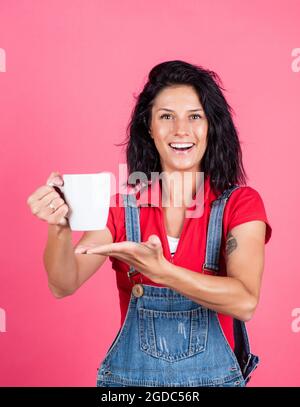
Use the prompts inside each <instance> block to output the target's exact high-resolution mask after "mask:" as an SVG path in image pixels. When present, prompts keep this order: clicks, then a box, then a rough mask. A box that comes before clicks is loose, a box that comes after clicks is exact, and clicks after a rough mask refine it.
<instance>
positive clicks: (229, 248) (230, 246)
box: [226, 232, 237, 256]
mask: <svg viewBox="0 0 300 407" xmlns="http://www.w3.org/2000/svg"><path fill="white" fill-rule="evenodd" d="M236 248H237V240H236V238H235V237H234V236H233V234H232V233H231V232H229V233H228V235H227V241H226V255H227V256H229V254H230V253H232V252H233V250H235V249H236Z"/></svg>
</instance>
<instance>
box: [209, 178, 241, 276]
mask: <svg viewBox="0 0 300 407" xmlns="http://www.w3.org/2000/svg"><path fill="white" fill-rule="evenodd" d="M237 188H240V187H239V185H232V186H231V187H229V188H228V189H226V190H225V191H223V193H222V194H221V195H220V196H219V197H218V198H217V199H216V200H214V201H213V202H212V204H211V206H212V209H211V213H210V217H209V224H208V232H207V238H206V252H205V262H204V263H203V266H202V269H209V270H212V271H214V272H215V274H217V272H218V271H219V258H220V248H221V242H222V224H223V213H224V208H225V205H226V203H227V200H228V198H229V197H230V195H231V194H232V192H233V191H234V190H236V189H237Z"/></svg>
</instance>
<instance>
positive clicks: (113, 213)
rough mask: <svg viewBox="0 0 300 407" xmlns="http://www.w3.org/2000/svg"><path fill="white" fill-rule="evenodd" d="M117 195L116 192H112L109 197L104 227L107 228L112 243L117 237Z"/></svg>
mask: <svg viewBox="0 0 300 407" xmlns="http://www.w3.org/2000/svg"><path fill="white" fill-rule="evenodd" d="M118 206H119V197H118V194H114V195H112V196H111V197H110V204H109V211H108V217H107V222H106V227H107V228H108V229H109V231H110V233H111V235H112V238H113V243H115V242H116V237H117V227H118V217H119V208H118Z"/></svg>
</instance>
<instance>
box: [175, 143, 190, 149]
mask: <svg viewBox="0 0 300 407" xmlns="http://www.w3.org/2000/svg"><path fill="white" fill-rule="evenodd" d="M193 145H194V143H170V146H171V147H174V148H187V147H192V146H193Z"/></svg>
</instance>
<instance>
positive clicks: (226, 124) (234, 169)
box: [117, 60, 248, 193]
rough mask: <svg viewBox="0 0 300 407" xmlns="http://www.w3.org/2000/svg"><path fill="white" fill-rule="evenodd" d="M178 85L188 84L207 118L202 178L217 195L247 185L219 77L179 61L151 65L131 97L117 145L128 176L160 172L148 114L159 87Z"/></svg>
mask: <svg viewBox="0 0 300 407" xmlns="http://www.w3.org/2000/svg"><path fill="white" fill-rule="evenodd" d="M178 84H183V85H191V86H192V87H193V88H194V89H195V91H196V93H197V94H198V97H199V100H200V102H201V104H202V107H203V109H204V112H205V114H206V117H207V121H208V134H207V147H206V151H205V153H204V155H203V157H202V160H201V163H200V168H199V170H200V171H203V172H204V176H205V177H207V176H208V175H209V176H210V184H211V188H212V189H213V190H214V191H215V192H216V193H221V192H223V191H224V190H225V189H227V188H229V186H231V185H233V184H246V178H248V177H247V175H246V173H245V169H244V167H243V163H242V151H241V147H240V141H239V138H238V132H237V129H236V127H235V125H234V123H233V119H232V113H233V109H232V108H231V106H230V105H229V104H228V103H227V101H226V99H225V97H224V95H223V93H222V90H225V89H224V88H223V87H222V82H221V79H220V77H219V76H218V75H217V74H216V73H215V72H213V71H211V70H207V69H204V68H203V67H201V66H199V65H192V64H190V63H188V62H184V61H180V60H175V61H166V62H162V63H160V64H158V65H156V66H154V67H153V68H152V69H151V71H150V73H149V76H148V81H147V83H146V84H145V85H144V88H143V90H142V92H141V93H140V94H139V95H138V96H137V97H135V98H136V99H137V101H136V104H135V107H134V109H133V111H132V114H131V119H130V122H129V124H128V126H127V130H126V133H127V136H126V140H125V141H124V142H123V143H120V144H117V145H118V146H120V145H121V146H124V145H125V146H126V157H127V168H128V174H129V176H130V174H131V173H133V172H141V173H144V174H146V176H147V180H150V179H151V173H152V172H156V173H161V172H162V168H161V163H160V156H159V153H158V151H157V149H156V146H155V144H154V141H153V139H152V138H151V136H150V134H149V128H150V126H149V124H150V123H151V110H152V105H153V101H154V98H155V96H156V95H157V94H158V93H159V92H160V91H161V90H162V89H163V88H165V87H167V86H172V85H178ZM144 177H145V175H144ZM128 184H130V182H129V181H128Z"/></svg>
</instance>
